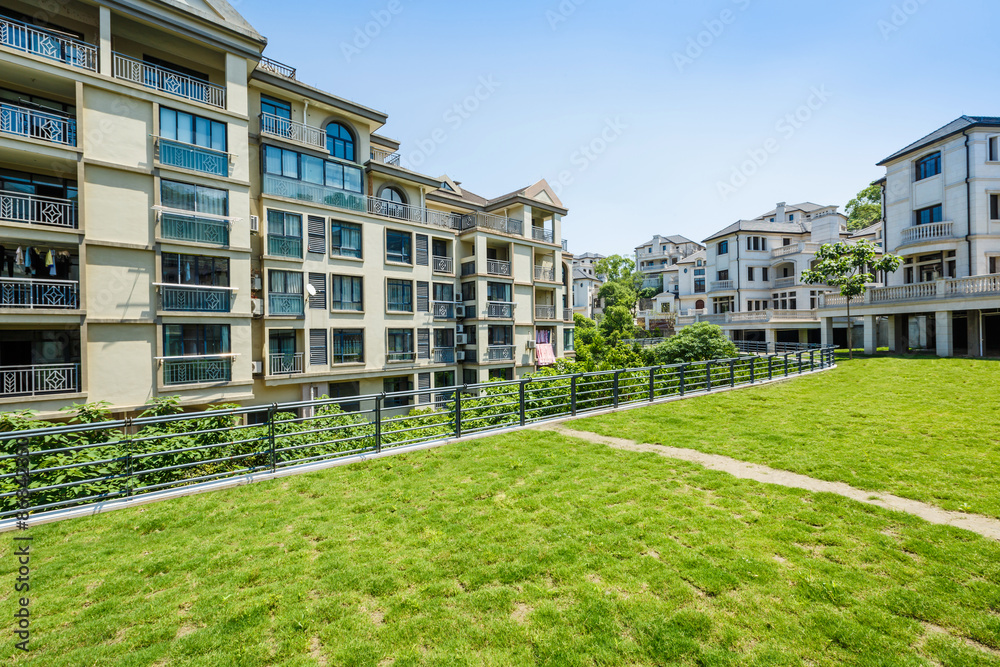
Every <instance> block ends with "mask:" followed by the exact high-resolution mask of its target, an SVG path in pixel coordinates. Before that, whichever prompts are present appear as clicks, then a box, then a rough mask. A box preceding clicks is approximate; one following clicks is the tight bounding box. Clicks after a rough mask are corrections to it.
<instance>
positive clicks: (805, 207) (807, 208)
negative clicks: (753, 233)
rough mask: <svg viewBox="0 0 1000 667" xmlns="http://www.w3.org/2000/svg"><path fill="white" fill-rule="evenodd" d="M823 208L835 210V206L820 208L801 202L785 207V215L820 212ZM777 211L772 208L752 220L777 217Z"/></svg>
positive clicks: (817, 205)
mask: <svg viewBox="0 0 1000 667" xmlns="http://www.w3.org/2000/svg"><path fill="white" fill-rule="evenodd" d="M825 208H836V206H833V205H829V206H820V205H819V204H814V203H812V202H811V201H807V202H802V203H801V204H792V205H791V206H785V213H794V212H795V211H801V212H803V213H815V212H816V211H821V210H823V209H825ZM777 214H778V209H777V208H773V209H771V210H770V211H768V212H767V213H764V214H761V215H758V216H757V217H756V218H754V220H761V219H763V218H770V217H771V216H772V215H777Z"/></svg>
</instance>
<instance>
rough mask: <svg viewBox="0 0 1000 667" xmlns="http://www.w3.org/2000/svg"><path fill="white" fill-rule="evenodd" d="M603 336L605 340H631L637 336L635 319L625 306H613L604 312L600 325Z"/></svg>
mask: <svg viewBox="0 0 1000 667" xmlns="http://www.w3.org/2000/svg"><path fill="white" fill-rule="evenodd" d="M600 330H601V335H603V336H604V337H605V338H612V337H614V338H615V342H617V339H621V338H631V337H632V336H633V335H634V334H635V317H634V316H633V315H632V311H631V310H629V309H628V308H626V307H625V306H611V307H610V308H608V309H606V310H605V311H604V317H602V318H601V324H600Z"/></svg>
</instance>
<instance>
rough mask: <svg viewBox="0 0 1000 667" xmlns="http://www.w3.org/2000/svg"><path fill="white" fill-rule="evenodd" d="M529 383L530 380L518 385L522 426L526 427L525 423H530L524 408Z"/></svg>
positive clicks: (522, 381)
mask: <svg viewBox="0 0 1000 667" xmlns="http://www.w3.org/2000/svg"><path fill="white" fill-rule="evenodd" d="M528 382H529V380H521V383H520V384H519V385H518V389H517V395H518V403H519V405H520V412H521V426H524V425H525V423H527V421H528V420H527V418H526V415H525V406H524V386H525V385H526V384H527V383H528Z"/></svg>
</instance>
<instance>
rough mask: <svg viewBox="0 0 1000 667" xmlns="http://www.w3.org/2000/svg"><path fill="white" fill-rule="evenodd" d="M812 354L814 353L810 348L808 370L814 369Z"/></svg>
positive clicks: (814, 362) (814, 363) (814, 361)
mask: <svg viewBox="0 0 1000 667" xmlns="http://www.w3.org/2000/svg"><path fill="white" fill-rule="evenodd" d="M814 354H816V353H815V352H813V351H812V350H809V370H810V371H814V370H816V360H815V359H814V358H813V355H814Z"/></svg>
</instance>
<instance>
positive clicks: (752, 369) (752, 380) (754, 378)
mask: <svg viewBox="0 0 1000 667" xmlns="http://www.w3.org/2000/svg"><path fill="white" fill-rule="evenodd" d="M756 381H757V357H754V358H753V359H751V360H750V384H753V383H755V382H756Z"/></svg>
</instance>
